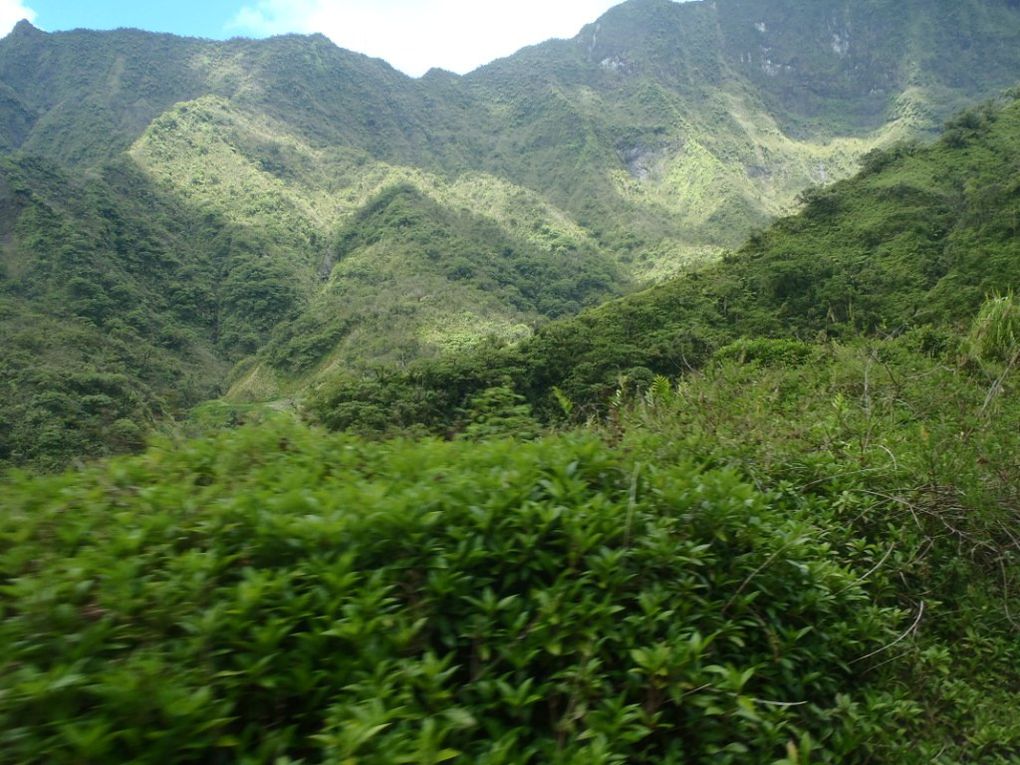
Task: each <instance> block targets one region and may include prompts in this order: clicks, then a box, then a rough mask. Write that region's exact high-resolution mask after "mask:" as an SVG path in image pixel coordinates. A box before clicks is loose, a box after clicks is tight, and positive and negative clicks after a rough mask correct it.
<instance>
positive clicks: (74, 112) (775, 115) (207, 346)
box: [0, 0, 1020, 466]
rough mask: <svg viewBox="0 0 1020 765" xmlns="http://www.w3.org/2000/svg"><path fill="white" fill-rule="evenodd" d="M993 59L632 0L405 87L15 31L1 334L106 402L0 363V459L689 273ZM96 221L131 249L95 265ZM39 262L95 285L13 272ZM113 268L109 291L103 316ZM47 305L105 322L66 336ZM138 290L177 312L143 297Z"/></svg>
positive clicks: (895, 36) (315, 62) (286, 52)
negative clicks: (98, 372) (579, 26)
mask: <svg viewBox="0 0 1020 765" xmlns="http://www.w3.org/2000/svg"><path fill="white" fill-rule="evenodd" d="M1018 30H1020V8H1017V6H1016V5H1015V3H1012V2H1008V0H967V2H964V3H961V2H957V1H955V0H954V1H953V2H950V0H937V2H923V3H922V2H908V3H892V2H885V1H884V0H883V2H879V3H871V4H869V5H868V7H867V8H864V7H863V6H861V5H860V4H859V3H851V2H847V0H824V2H814V3H811V4H810V5H808V6H805V5H804V4H800V3H789V2H785V0H768V2H765V3H762V2H751V1H750V0H726V1H725V2H716V3H709V2H691V3H682V4H680V3H674V2H669V0H630V2H626V3H623V4H622V5H620V6H618V7H616V8H614V9H612V10H611V11H610V12H609V13H607V14H606V15H605V16H603V17H602V18H601V19H599V20H598V21H597V22H595V23H594V24H592V25H589V26H587V27H585V28H584V29H583V30H582V31H581V32H580V33H579V34H578V36H577V37H575V38H574V39H572V40H558V41H550V42H548V43H544V44H542V45H538V46H534V47H532V48H528V49H525V50H523V51H521V52H519V53H518V54H516V55H514V56H511V57H509V58H507V59H503V60H500V61H497V62H494V63H492V64H491V65H489V66H486V67H483V68H481V69H479V70H478V71H476V72H472V73H471V74H470V75H467V76H464V77H457V76H454V75H451V74H449V73H444V72H438V71H437V72H431V73H429V74H428V75H426V76H425V77H423V78H421V79H417V80H415V79H411V78H408V77H405V76H404V75H402V74H400V73H399V72H396V71H395V70H393V69H392V68H390V67H389V66H388V65H386V64H385V62H382V61H378V60H374V59H369V58H367V57H365V56H360V55H357V54H354V53H351V52H349V51H343V50H341V49H339V48H337V47H336V46H334V45H333V44H332V43H330V42H329V41H328V40H327V39H326V38H324V37H322V36H312V37H299V36H285V37H279V38H273V39H270V40H265V41H252V40H243V39H237V40H230V41H226V42H212V41H206V40H195V39H183V38H175V37H172V36H169V35H153V34H149V33H145V32H139V31H136V30H118V31H115V32H91V31H85V30H77V31H73V32H62V33H56V34H46V33H43V32H41V31H39V30H37V29H35V28H33V27H32V26H31V25H29V24H27V23H23V24H20V25H18V27H17V28H16V29H15V30H14V32H13V33H12V34H11V35H9V36H8V37H6V38H4V39H3V40H2V41H0V151H3V152H4V153H5V156H6V159H5V160H4V162H5V163H7V164H5V165H4V168H5V170H4V175H5V177H6V176H7V175H10V177H11V178H12V179H16V180H17V183H18V184H20V186H19V188H20V189H21V192H19V193H20V194H21V197H24V198H25V199H29V198H31V199H34V200H44V202H45V204H46V205H47V207H48V209H49V210H51V211H52V214H53V215H57V216H58V217H60V218H61V220H62V222H61V223H60V224H59V225H56V224H54V225H50V219H49V218H47V217H46V216H38V215H35V214H34V213H32V214H29V213H28V212H26V211H27V210H29V208H28V207H25V206H24V204H22V203H21V202H19V203H17V204H14V203H10V204H9V203H6V202H5V203H4V204H5V207H4V210H5V212H4V214H3V216H0V241H2V242H3V245H2V246H3V252H4V263H5V264H6V269H7V270H6V271H5V272H4V273H5V274H15V275H18V274H27V273H30V272H31V273H34V274H35V275H34V276H32V277H31V278H33V279H35V280H36V281H37V282H38V284H37V286H36V287H35V288H33V289H31V290H29V289H26V288H25V285H24V284H21V283H20V282H19V281H18V280H19V279H21V278H22V277H21V276H15V277H12V278H11V279H10V280H8V277H7V276H6V275H4V276H2V277H0V278H2V279H3V280H4V281H3V282H2V283H0V293H2V294H0V300H2V301H3V308H0V311H2V315H3V316H4V317H12V316H14V317H20V318H18V319H17V321H15V320H14V319H10V318H2V319H0V321H2V322H3V323H4V327H3V329H4V331H5V333H10V334H12V335H13V336H15V337H16V338H18V339H17V344H18V345H19V346H22V347H24V346H26V344H27V345H28V346H31V345H33V344H35V345H36V346H39V347H46V348H47V349H49V350H48V351H47V352H46V353H45V354H44V356H45V358H46V361H45V364H44V365H45V366H47V367H48V368H51V369H52V370H58V369H59V372H57V373H56V374H55V378H60V379H65V378H66V379H70V378H75V377H81V376H82V375H86V376H87V375H89V374H91V370H92V369H93V368H94V367H95V364H94V361H95V360H96V359H104V361H103V364H102V366H103V367H104V368H107V369H109V370H110V371H111V372H112V373H114V374H117V375H122V376H123V379H120V380H119V381H118V382H116V383H113V382H111V381H109V380H108V381H106V382H103V383H102V384H99V385H100V387H102V388H103V390H102V391H99V390H98V388H97V387H96V386H97V384H98V383H95V382H94V381H93V382H88V383H81V384H79V383H64V382H60V381H59V380H57V381H48V380H51V378H47V379H45V380H43V379H39V378H38V376H35V377H33V374H34V373H31V374H30V373H28V372H26V371H25V370H24V357H19V358H21V359H22V360H21V361H18V360H17V359H16V358H15V359H13V360H5V361H4V362H3V369H2V370H0V374H3V375H4V379H6V380H7V381H8V382H12V381H13V383H14V384H15V386H16V387H17V389H18V390H17V393H16V395H14V396H13V397H12V399H11V400H10V401H9V402H5V404H4V405H3V406H4V408H5V413H4V414H2V415H0V416H2V417H3V420H2V421H3V423H4V424H3V425H2V426H0V427H3V428H4V429H6V430H7V431H10V432H16V435H15V436H12V440H9V445H8V446H7V447H6V448H5V449H4V453H3V454H2V455H0V459H2V460H4V461H5V462H13V463H16V464H33V465H37V466H46V465H49V466H53V465H59V464H63V463H66V462H67V461H68V460H69V459H72V458H74V457H75V456H78V455H82V454H102V453H107V452H110V451H119V450H122V449H125V448H128V445H129V444H134V443H137V438H135V434H133V433H127V430H129V429H127V426H126V424H125V423H126V422H128V421H134V422H135V423H136V424H137V425H138V426H139V427H140V428H142V429H145V426H146V425H147V424H148V423H149V422H151V421H153V420H159V419H164V418H165V417H166V416H173V417H179V416H181V415H182V414H183V413H184V412H185V410H186V409H187V408H188V407H189V406H191V405H192V404H193V403H194V402H196V401H198V400H201V399H203V398H208V397H213V396H217V395H220V394H221V393H223V392H228V393H229V395H230V398H231V399H232V400H234V401H243V402H253V401H266V400H283V399H286V400H289V399H291V398H294V397H295V396H298V397H300V396H301V395H302V394H303V392H304V391H305V390H307V389H308V388H309V387H310V386H314V385H315V384H317V383H318V382H320V381H321V380H323V379H324V378H326V377H328V376H330V375H332V374H334V373H335V372H337V371H338V370H344V371H347V372H349V373H356V374H361V373H362V372H364V371H365V370H366V369H369V370H374V369H376V368H379V367H381V368H383V369H386V370H397V371H398V372H399V371H400V370H402V369H405V368H407V366H408V365H409V364H411V363H413V362H414V361H415V360H417V359H422V358H424V359H441V358H447V359H448V358H452V357H453V356H455V355H456V354H457V353H459V352H461V351H463V350H465V349H470V348H477V347H481V346H484V345H486V344H491V343H493V342H496V343H501V342H506V341H509V340H517V339H522V338H525V337H527V336H528V335H530V334H532V333H533V332H534V331H535V329H536V328H538V327H541V326H542V325H543V324H545V323H546V322H548V321H549V320H551V319H556V318H559V317H562V316H564V315H567V314H571V313H576V312H577V311H578V310H580V309H582V308H585V307H589V306H592V305H594V304H596V303H599V302H601V301H603V300H605V299H606V298H608V297H612V296H615V295H619V294H621V293H624V292H628V291H630V290H631V289H633V288H634V287H635V286H641V285H647V284H649V283H653V282H660V281H662V280H664V279H666V278H668V277H670V276H672V275H674V274H676V273H679V272H684V271H687V270H691V269H692V268H696V267H698V266H700V265H701V264H703V263H705V262H706V261H711V260H713V259H716V258H718V256H719V254H720V253H721V252H722V250H723V249H724V248H727V247H729V248H733V247H737V246H739V245H740V244H741V243H742V242H743V241H744V239H745V237H746V235H747V234H748V233H749V232H750V231H751V230H752V229H754V228H755V227H761V226H764V225H766V224H767V223H768V222H769V221H770V220H771V219H773V218H774V217H775V216H776V215H779V214H782V213H785V212H787V211H789V210H790V209H792V208H793V207H794V206H795V205H796V197H797V195H798V193H799V192H801V191H802V190H803V189H804V188H805V187H806V186H808V185H809V184H822V185H824V184H827V183H830V182H831V181H833V180H836V179H839V178H843V177H846V176H848V175H850V174H851V173H852V172H853V171H854V169H855V168H856V167H857V163H858V160H859V159H860V158H861V157H862V156H863V155H865V154H866V153H867V152H868V151H870V150H871V149H873V148H875V147H880V146H888V145H891V144H893V143H895V142H897V141H899V140H903V139H909V138H914V137H919V136H920V137H924V136H927V135H930V134H931V133H932V131H933V130H935V129H936V128H937V127H938V126H939V125H940V123H941V122H942V120H944V119H945V118H946V117H947V116H949V115H950V114H952V113H953V112H954V111H955V110H956V109H957V108H958V107H959V106H961V105H964V104H967V103H972V102H973V100H974V99H976V98H981V97H988V96H991V95H994V94H995V93H997V92H998V91H999V90H1000V89H1001V88H1003V87H1005V86H1007V85H1011V84H1013V83H1014V82H1015V80H1016V77H1017V72H1018V71H1020V61H1018V57H1020V53H1018V51H1020V40H1018V39H1017V38H1018V36H1020V32H1018ZM40 158H41V159H40ZM40 162H42V164H40ZM41 166H45V168H46V170H45V172H43V173H41V174H40V172H37V169H38V168H39V167H41ZM47 174H48V175H49V176H52V177H60V178H63V179H64V180H60V181H59V182H53V181H52V178H50V179H49V180H47V178H46V177H45V176H47ZM115 178H116V179H123V180H117V181H115V180H113V179H115ZM85 188H87V189H91V191H90V192H89V193H81V192H82V189H85ZM3 193H4V195H5V196H6V195H7V192H6V191H4V192H3ZM26 195H27V196H26ZM71 197H74V198H73V199H72V198H71ZM137 199H146V200H151V205H152V207H151V208H143V207H140V206H139V204H138V203H137ZM89 205H92V206H91V207H90V206H89ZM380 205H382V206H384V207H385V209H382V208H381V207H380ZM32 209H34V208H32ZM110 220H120V221H124V222H123V223H122V224H117V225H121V226H122V227H126V228H136V229H139V230H140V231H142V230H144V232H145V236H144V238H142V239H138V238H132V237H131V236H128V237H124V236H121V238H120V240H119V241H118V242H114V241H112V240H110V239H109V237H108V235H107V233H102V232H104V231H105V232H108V230H109V224H108V221H110ZM104 227H105V228H104ZM79 228H80V229H81V231H80V232H78V233H75V231H76V229H79ZM118 236H119V235H118ZM103 237H106V239H104V238H103ZM86 239H87V240H88V241H85V240H86ZM44 242H45V249H46V250H47V252H50V253H53V252H79V251H80V252H81V253H82V254H83V258H82V259H83V260H88V259H92V260H93V261H94V263H93V266H90V268H91V270H92V275H91V276H86V275H83V274H81V273H78V271H80V268H79V267H78V266H76V267H75V268H73V269H67V270H65V269H63V268H51V269H48V270H47V269H37V265H38V263H39V259H40V258H41V257H42V255H41V254H40V253H41V250H40V247H42V246H43V243H44ZM150 255H151V256H152V257H151V260H150ZM46 257H50V256H49V255H47V256H46ZM121 258H129V259H132V260H133V262H134V265H133V266H132V269H133V270H132V272H131V275H130V280H131V282H132V286H131V287H130V289H128V290H127V291H126V292H125V291H121V292H117V293H116V294H117V297H115V298H110V295H111V294H113V293H111V289H112V288H113V287H112V285H113V283H114V282H118V283H120V282H121V281H122V277H124V274H123V273H122V272H123V271H124V268H125V266H124V265H123V264H122V263H121V262H120V259H121ZM99 263H102V264H104V265H97V264H99ZM150 266H151V268H150ZM100 273H101V274H102V276H101V277H99V276H97V274H100ZM44 275H45V276H44ZM72 278H74V279H85V280H86V281H87V282H89V285H90V286H88V287H87V288H86V287H85V286H84V285H83V284H82V283H81V282H75V283H76V284H77V285H78V288H79V289H80V290H85V289H87V290H91V292H92V293H95V294H98V293H96V290H97V289H99V290H102V291H104V292H105V294H106V296H107V298H103V299H107V302H108V305H107V306H106V308H105V309H103V310H101V311H98V309H97V310H93V311H92V314H93V315H89V316H86V315H85V314H84V313H83V312H81V311H79V310H78V309H76V308H72V307H71V306H72V303H74V302H75V301H79V302H80V300H81V299H82V298H79V297H76V298H73V300H71V301H68V300H65V299H64V298H63V297H61V296H62V295H64V293H65V292H66V290H67V288H68V282H69V280H70V279H72ZM124 278H126V277H124ZM43 279H48V280H49V282H48V283H46V284H43V283H42V280H43ZM166 284H172V285H181V284H186V285H188V286H187V287H186V291H187V292H188V293H189V294H188V295H187V296H183V295H166V294H163V295H159V294H150V293H151V292H152V290H153V289H155V290H156V292H158V291H159V289H158V287H157V286H156V285H166ZM90 294H91V293H90ZM146 294H147V295H148V296H147V297H141V296H143V295H146ZM437 295H442V296H443V297H442V298H441V299H437V297H436V296H437ZM93 297H95V296H93ZM167 298H169V303H161V301H164V300H166V299H167ZM89 299H93V298H89ZM95 299H99V298H95ZM176 301H180V303H179V305H180V309H179V310H178V309H174V308H173V307H172V306H173V304H175V303H176ZM187 306H191V308H187ZM191 309H194V310H191ZM837 310H842V309H837ZM855 310H856V308H855ZM97 311H98V312H97ZM175 311H176V313H175ZM142 314H144V315H145V316H146V322H147V324H146V326H144V327H142V326H140V325H139V319H138V317H139V316H140V315H142ZM31 317H36V318H31ZM12 322H13V323H12ZM111 322H113V324H112V325H111V324H110V323H111ZM117 322H121V323H123V324H125V325H127V326H128V327H131V328H132V329H131V331H130V335H129V340H124V341H123V342H122V346H123V347H120V348H119V349H118V348H113V347H112V346H111V343H114V344H115V343H116V341H115V339H114V338H115V337H118V336H120V335H118V334H117V331H119V330H117V326H119V325H117ZM44 328H45V329H44ZM182 332H183V333H184V334H183V335H182V334H181V333H182ZM42 335H44V336H45V341H41V340H40V336H42ZM168 338H176V339H168ZM11 353H14V351H8V355H10V354H11ZM684 353H685V354H688V351H686V350H685V351H684ZM15 355H16V354H15ZM688 355H689V354H688ZM90 359H92V360H91V361H90ZM644 365H645V366H653V367H654V366H655V365H654V364H651V365H648V364H644ZM670 371H676V370H675V369H671V370H670ZM387 374H388V372H387ZM537 385H538V387H537V388H536V390H539V389H545V388H548V386H546V385H545V384H544V383H541V382H539V383H538V384H537ZM75 386H77V387H75ZM561 387H562V386H561ZM54 388H57V389H60V390H63V391H64V393H67V391H68V390H77V389H79V388H80V389H81V391H82V392H83V394H84V395H88V396H95V395H102V396H106V397H107V398H108V399H109V401H107V400H105V399H104V400H103V401H102V405H101V406H100V405H99V404H96V405H90V406H88V407H84V408H82V407H81V406H78V405H77V404H69V403H67V402H53V401H46V400H45V399H46V396H47V395H48V393H49V392H50V391H51V390H52V389H54ZM576 394H577V391H573V392H572V393H571V395H576ZM529 395H531V394H529ZM40 397H42V400H40ZM70 423H77V424H70ZM114 423H121V424H120V425H119V426H118V427H117V428H113V425H114ZM122 431H123V432H122ZM61 443H63V444H64V445H63V446H61Z"/></svg>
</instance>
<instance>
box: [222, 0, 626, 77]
mask: <svg viewBox="0 0 1020 765" xmlns="http://www.w3.org/2000/svg"><path fill="white" fill-rule="evenodd" d="M617 2H619V0H514V2H500V3H496V2H491V1H490V2H484V0H255V2H251V3H250V4H249V5H247V6H245V7H244V8H242V9H241V11H240V12H238V14H237V15H236V16H235V17H234V20H233V21H232V22H231V25H230V29H231V30H232V31H235V32H239V33H243V34H251V35H255V36H264V35H272V34H283V33H285V32H300V33H304V34H309V33H313V32H321V33H322V34H324V35H326V36H327V37H329V38H330V39H331V40H333V42H335V43H336V44H337V45H339V46H341V47H343V48H349V49H351V50H356V51H359V52H361V53H367V54H369V55H370V56H378V57H380V58H384V59H386V60H387V61H389V62H390V63H391V64H392V65H393V66H395V67H396V68H398V69H401V70H403V71H404V72H407V73H408V74H411V75H415V76H417V75H420V74H423V73H424V72H425V71H426V70H427V69H429V68H430V67H433V66H438V67H441V68H443V69H449V70H451V71H454V72H460V73H464V72H467V71H470V70H471V69H474V68H476V67H478V66H481V65H482V64H485V63H487V62H489V61H491V60H493V59H495V58H499V57H501V56H507V55H510V54H511V53H513V52H514V51H516V50H518V49H520V48H522V47H524V46H525V45H532V44H534V43H538V42H541V41H543V40H547V39H549V38H551V37H573V36H574V35H575V34H577V32H578V31H579V30H580V29H581V27H582V26H584V25H585V24H586V23H588V22H591V21H594V20H595V19H596V18H597V17H598V16H600V15H601V14H602V13H604V12H605V11H606V10H608V9H609V8H610V7H612V6H613V5H615V4H616V3H617Z"/></svg>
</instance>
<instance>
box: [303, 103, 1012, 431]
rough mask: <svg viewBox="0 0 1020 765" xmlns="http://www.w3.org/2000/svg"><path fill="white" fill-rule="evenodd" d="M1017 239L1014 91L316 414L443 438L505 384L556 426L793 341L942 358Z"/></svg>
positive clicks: (327, 387)
mask: <svg viewBox="0 0 1020 765" xmlns="http://www.w3.org/2000/svg"><path fill="white" fill-rule="evenodd" d="M1018 234H1020V92H1017V91H1013V94H1012V95H1009V96H1006V97H1004V99H1003V101H1002V102H1001V103H1000V104H998V105H997V106H991V105H986V106H984V107H980V108H975V109H973V110H970V111H967V112H964V113H962V114H961V115H959V116H958V117H957V118H955V119H954V120H953V121H952V122H950V124H949V126H948V129H947V131H946V133H945V134H944V135H943V136H942V138H941V139H940V140H939V141H938V142H937V143H936V144H934V145H932V146H929V147H921V146H917V145H914V146H900V147H896V148H894V149H889V150H885V151H879V152H875V153H873V154H871V155H869V156H868V157H867V158H866V160H865V164H864V168H863V170H862V172H861V173H860V174H858V175H857V176H856V177H854V178H852V179H849V180H846V181H842V182H840V183H837V184H834V185H833V186H831V187H829V188H827V189H824V190H821V191H817V192H815V193H813V194H811V195H809V196H808V199H807V202H806V205H805V208H804V210H803V211H802V212H801V213H799V214H798V215H796V216H793V217H789V218H784V219H781V220H780V221H778V222H777V223H775V224H774V225H773V226H771V227H770V228H769V229H767V230H765V231H763V232H760V233H758V234H756V235H755V236H753V237H751V238H750V240H749V241H748V242H747V243H746V244H745V245H744V246H743V247H742V248H740V249H739V250H738V251H736V252H734V253H730V254H727V255H726V256H725V257H724V258H723V259H722V261H721V262H720V263H718V264H715V265H713V266H710V267H707V268H704V269H702V270H699V271H697V272H695V273H692V274H689V275H686V276H681V277H678V278H676V279H674V280H671V281H670V282H667V283H665V284H662V285H660V286H656V287H653V288H651V289H650V290H647V291H644V292H640V293H636V294H633V295H628V296H626V297H624V298H621V299H619V300H616V301H611V302H609V303H606V304H605V305H602V306H600V307H598V308H595V309H593V310H590V311H585V312H583V313H581V314H580V315H578V316H577V317H573V318H568V319H565V320H562V321H558V322H553V323H550V324H548V325H546V326H544V327H542V328H541V329H539V330H538V332H537V333H536V334H535V336H534V337H532V338H530V339H528V340H525V341H523V342H521V343H518V344H516V345H513V346H505V347H500V348H484V349H480V350H479V351H478V352H475V353H470V354H462V355H460V356H458V357H455V358H451V359H444V360H439V361H431V362H430V361H423V362H418V363H416V364H414V365H412V366H411V367H410V368H409V369H407V370H406V371H403V372H400V373H395V374H391V375H388V376H386V377H382V378H380V377H374V378H363V377H359V376H352V375H343V376H340V377H339V379H337V380H334V381H333V382H330V383H323V384H322V385H321V387H320V389H319V394H318V398H317V400H316V402H315V408H316V410H317V411H318V413H319V416H320V417H321V419H322V420H323V421H324V422H326V423H327V424H329V425H330V426H332V427H336V428H350V429H360V430H372V429H374V428H377V427H379V426H380V425H382V427H383V429H385V428H392V427H396V428H400V427H409V426H415V425H426V426H428V427H430V428H432V429H434V430H436V431H437V432H442V433H445V432H448V431H449V429H450V428H451V424H452V423H456V422H457V421H458V418H462V413H463V412H464V411H465V410H466V408H467V404H468V402H469V401H470V400H471V398H472V397H473V396H475V395H478V394H479V393H481V392H482V391H484V390H485V389H487V388H490V387H492V386H499V385H508V386H510V387H512V388H513V389H514V390H515V391H516V392H517V393H518V394H521V395H523V396H525V397H526V398H527V400H528V402H529V403H530V404H531V405H532V406H533V407H534V409H535V410H536V412H538V413H541V414H542V415H544V416H545V417H546V418H549V419H556V417H557V416H558V415H559V416H562V411H561V404H560V403H559V402H558V399H559V400H560V401H562V397H563V396H565V397H567V398H568V399H569V400H570V401H571V402H572V403H573V405H574V406H575V407H576V409H577V413H578V414H582V415H584V416H587V415H590V414H592V413H595V412H604V411H605V407H606V406H607V405H608V404H609V402H610V399H611V397H612V396H613V394H614V392H616V391H617V390H618V389H620V387H621V385H623V386H624V387H626V386H628V385H630V386H637V387H641V386H643V385H647V384H648V382H649V381H650V379H651V377H652V376H653V375H654V374H661V375H668V376H676V375H680V374H683V373H684V372H685V371H690V370H693V369H695V368H698V367H701V366H702V365H704V364H705V363H707V362H708V361H709V360H711V359H712V358H713V357H714V356H715V355H716V354H720V353H722V354H724V355H726V354H737V355H739V356H748V355H750V356H751V357H754V355H755V354H764V355H766V356H768V355H769V354H770V353H773V354H778V357H779V358H782V357H783V354H784V353H785V352H786V351H789V352H790V353H792V354H793V356H794V357H795V356H797V355H798V354H799V353H801V350H798V348H800V346H799V345H798V343H812V342H814V341H816V340H817V339H818V338H829V339H846V338H853V337H858V336H861V335H864V336H871V337H882V336H900V335H903V336H908V337H911V338H913V339H914V341H915V342H916V343H918V344H920V345H922V346H924V347H927V348H928V349H929V350H933V351H934V350H940V351H942V352H946V351H948V350H950V349H952V348H953V347H955V346H954V342H956V341H953V340H952V338H953V337H957V336H958V335H959V334H960V333H961V332H962V331H963V330H964V328H965V327H966V326H968V325H969V324H970V323H971V321H972V320H973V317H974V316H975V315H976V314H977V312H978V310H979V308H980V306H981V304H982V302H983V301H984V300H985V299H986V297H987V296H989V295H994V294H999V293H1003V292H1005V291H1009V290H1014V289H1016V287H1017V286H1018V285H1020V237H1018ZM749 341H750V342H751V346H747V347H745V346H746V343H747V342H749ZM755 343H758V345H755ZM762 343H764V344H763V345H762ZM770 343H774V344H775V345H774V347H773V346H772V345H770ZM554 391H559V393H558V394H557V393H554ZM380 412H389V413H391V416H389V417H380V416H379V413H380Z"/></svg>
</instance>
